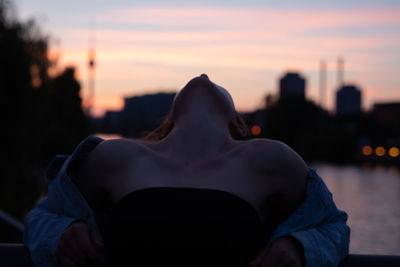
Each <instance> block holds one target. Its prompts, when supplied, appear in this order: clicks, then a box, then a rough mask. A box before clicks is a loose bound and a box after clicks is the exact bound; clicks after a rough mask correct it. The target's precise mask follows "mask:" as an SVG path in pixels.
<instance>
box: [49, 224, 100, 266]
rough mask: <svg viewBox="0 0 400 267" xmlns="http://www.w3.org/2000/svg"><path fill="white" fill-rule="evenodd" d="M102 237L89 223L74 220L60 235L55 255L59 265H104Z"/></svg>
mask: <svg viewBox="0 0 400 267" xmlns="http://www.w3.org/2000/svg"><path fill="white" fill-rule="evenodd" d="M103 248H104V244H103V239H102V237H101V235H100V233H99V232H98V231H97V230H96V229H95V228H94V227H93V226H92V225H91V224H89V223H87V222H84V221H76V222H74V223H72V224H71V225H70V226H69V227H68V228H67V229H66V230H65V231H64V233H63V234H62V235H61V237H60V240H59V241H58V245H57V248H56V251H55V256H56V258H57V260H58V262H59V264H60V265H61V266H63V267H64V266H67V267H73V266H104V265H105V264H104V256H103V254H102V251H103Z"/></svg>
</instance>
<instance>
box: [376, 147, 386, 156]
mask: <svg viewBox="0 0 400 267" xmlns="http://www.w3.org/2000/svg"><path fill="white" fill-rule="evenodd" d="M385 153H386V149H385V148H384V147H383V146H378V147H377V148H375V154H376V155H377V156H378V157H382V156H383V155H385Z"/></svg>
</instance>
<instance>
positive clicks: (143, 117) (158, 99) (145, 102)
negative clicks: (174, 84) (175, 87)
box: [119, 93, 176, 136]
mask: <svg viewBox="0 0 400 267" xmlns="http://www.w3.org/2000/svg"><path fill="white" fill-rule="evenodd" d="M175 95H176V93H157V94H147V95H143V96H134V97H127V98H125V99H124V101H125V104H124V108H123V110H122V111H121V114H120V120H119V123H120V125H121V127H122V131H123V135H126V136H136V135H137V134H140V133H141V132H143V131H149V130H152V129H154V128H156V127H157V126H159V125H160V124H161V122H162V120H163V119H164V117H165V116H166V115H167V114H168V113H169V111H170V109H171V105H172V102H173V100H174V97H175Z"/></svg>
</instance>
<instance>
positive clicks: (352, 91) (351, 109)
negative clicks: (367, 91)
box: [336, 85, 361, 115]
mask: <svg viewBox="0 0 400 267" xmlns="http://www.w3.org/2000/svg"><path fill="white" fill-rule="evenodd" d="M360 112H361V89H359V88H358V87H357V86H355V85H343V86H342V87H341V88H340V89H339V90H338V91H337V92H336V114H338V115H345V114H356V113H360Z"/></svg>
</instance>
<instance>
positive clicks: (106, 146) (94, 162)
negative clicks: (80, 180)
mask: <svg viewBox="0 0 400 267" xmlns="http://www.w3.org/2000/svg"><path fill="white" fill-rule="evenodd" d="M142 149H143V148H142V145H140V143H139V142H136V141H135V140H130V139H112V140H105V141H103V142H101V143H100V144H98V145H97V146H96V148H95V149H93V151H92V152H91V153H90V154H89V156H88V160H87V161H86V164H85V169H86V172H87V173H91V174H95V175H99V174H109V173H110V172H114V171H115V170H121V169H122V168H123V166H124V165H126V163H127V162H128V161H131V160H132V159H133V158H135V156H137V155H139V154H140V151H141V150H142Z"/></svg>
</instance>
